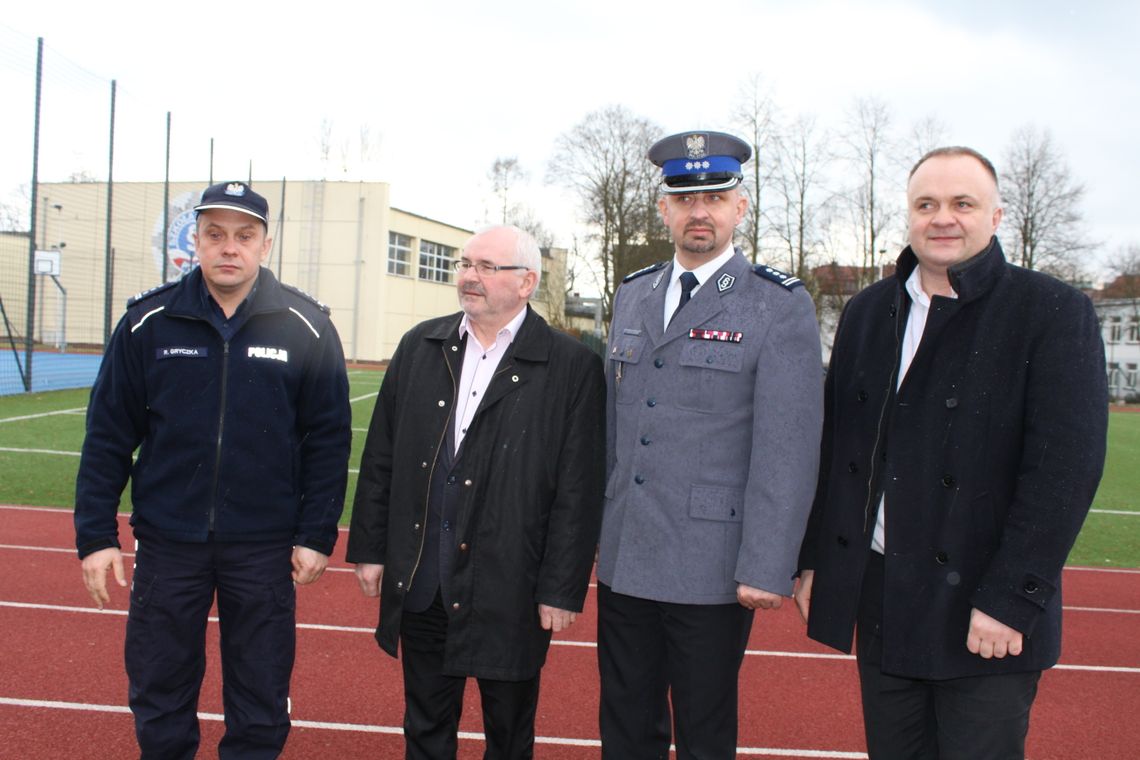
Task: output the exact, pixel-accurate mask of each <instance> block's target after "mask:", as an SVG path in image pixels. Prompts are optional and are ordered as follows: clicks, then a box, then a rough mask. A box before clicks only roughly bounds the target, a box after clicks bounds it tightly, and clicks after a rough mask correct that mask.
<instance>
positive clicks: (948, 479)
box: [942, 475, 955, 488]
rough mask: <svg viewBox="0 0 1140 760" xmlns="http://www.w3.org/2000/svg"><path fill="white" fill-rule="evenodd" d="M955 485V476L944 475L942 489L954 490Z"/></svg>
mask: <svg viewBox="0 0 1140 760" xmlns="http://www.w3.org/2000/svg"><path fill="white" fill-rule="evenodd" d="M954 483H955V481H954V476H953V475H943V476H942V487H943V488H953V487H954Z"/></svg>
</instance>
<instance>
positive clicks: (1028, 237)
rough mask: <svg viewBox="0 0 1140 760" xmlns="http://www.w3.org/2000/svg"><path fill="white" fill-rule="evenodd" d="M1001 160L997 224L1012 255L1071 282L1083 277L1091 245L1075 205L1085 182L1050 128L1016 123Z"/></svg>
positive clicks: (1015, 259) (1024, 263)
mask: <svg viewBox="0 0 1140 760" xmlns="http://www.w3.org/2000/svg"><path fill="white" fill-rule="evenodd" d="M1004 163H1005V166H1004V167H1003V170H1002V172H1001V195H1002V201H1003V205H1004V208H1005V217H1004V222H1003V224H1002V226H1003V228H1004V229H1005V230H1007V231H1008V232H1007V235H1006V236H1005V238H1004V239H1006V240H1008V245H1007V248H1008V250H1009V252H1010V258H1011V260H1012V261H1013V262H1014V263H1016V264H1019V265H1021V266H1023V267H1025V268H1026V269H1040V270H1042V271H1045V272H1049V273H1051V274H1054V275H1056V276H1058V277H1061V278H1062V279H1066V280H1069V281H1072V282H1076V281H1079V280H1081V279H1083V275H1084V272H1083V267H1082V262H1081V261H1080V259H1081V257H1082V256H1083V255H1084V254H1085V252H1087V251H1088V250H1090V249H1091V248H1092V247H1093V245H1094V243H1093V242H1092V241H1090V240H1089V239H1088V237H1087V235H1086V233H1085V231H1084V229H1083V226H1084V224H1083V222H1084V216H1083V215H1082V214H1081V211H1080V204H1081V201H1082V200H1083V199H1084V195H1085V188H1084V185H1082V184H1080V183H1078V182H1076V181H1075V180H1074V179H1073V176H1072V174H1071V173H1070V171H1069V167H1068V164H1066V162H1065V159H1064V157H1063V156H1062V155H1061V152H1060V150H1059V149H1058V148H1057V146H1056V145H1055V144H1054V143H1053V138H1052V136H1051V135H1050V134H1049V131H1048V130H1039V129H1037V128H1035V127H1033V126H1024V127H1021V128H1019V129H1018V130H1017V131H1015V132H1014V133H1013V137H1012V138H1011V140H1010V144H1009V146H1008V148H1007V149H1006V152H1005V161H1004Z"/></svg>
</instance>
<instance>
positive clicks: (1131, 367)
mask: <svg viewBox="0 0 1140 760" xmlns="http://www.w3.org/2000/svg"><path fill="white" fill-rule="evenodd" d="M1124 367H1125V369H1124V390H1125V392H1126V393H1135V392H1136V380H1137V379H1138V375H1140V372H1138V368H1137V366H1136V364H1135V363H1133V362H1129V363H1128V364H1125V365H1124Z"/></svg>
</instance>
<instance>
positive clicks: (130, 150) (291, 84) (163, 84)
mask: <svg viewBox="0 0 1140 760" xmlns="http://www.w3.org/2000/svg"><path fill="white" fill-rule="evenodd" d="M14 5H15V7H11V8H7V9H6V10H5V12H4V14H3V17H2V18H0V87H3V91H4V93H5V108H4V116H3V118H2V119H0V137H2V138H3V140H2V142H0V145H2V146H3V147H2V148H0V150H2V151H3V153H2V157H3V158H2V160H0V199H4V198H7V197H11V195H10V194H11V193H12V192H13V191H14V189H15V188H17V187H18V186H19V185H21V184H23V185H25V186H26V185H27V183H28V181H29V179H30V176H31V156H32V134H33V126H32V125H33V122H32V117H33V114H34V72H35V40H36V38H37V37H43V38H44V44H45V55H44V59H45V72H46V73H45V79H44V101H43V116H42V127H41V156H40V178H41V181H58V180H63V179H66V178H67V177H68V176H69V175H70V174H72V173H74V172H77V171H84V172H87V173H88V174H90V175H93V176H95V177H97V178H105V176H106V171H107V134H108V125H109V99H110V86H111V85H110V83H111V80H115V82H116V141H115V178H116V179H121V180H145V181H160V180H161V179H162V177H163V172H164V165H163V155H164V145H165V115H166V113H167V112H168V111H169V112H170V113H171V124H172V139H171V154H172V157H171V167H170V168H171V178H172V179H174V180H201V181H203V182H204V181H205V180H206V178H207V176H208V173H209V166H210V153H209V151H210V139H211V138H212V139H213V141H214V159H213V161H214V163H213V167H214V168H213V170H214V177H215V180H222V179H231V178H244V177H245V176H246V175H247V174H248V173H249V170H250V166H251V165H252V169H253V178H254V181H255V183H257V182H258V181H259V180H260V181H277V180H279V179H280V178H281V177H288V178H289V179H291V180H302V179H320V178H322V177H323V178H327V179H350V180H359V179H365V180H375V181H384V182H388V183H390V185H391V193H392V195H391V198H392V204H393V205H394V206H397V207H399V208H402V209H405V210H408V211H412V212H414V213H417V214H421V215H423V216H428V217H431V218H435V219H438V220H441V221H444V222H448V223H450V224H455V225H458V226H461V227H467V228H476V227H478V226H480V225H481V224H483V223H485V222H486V221H488V214H489V209H490V208H491V207H492V203H491V199H490V187H489V185H490V183H489V181H488V178H487V174H488V170H489V168H490V166H491V164H492V162H493V161H494V160H495V159H496V158H498V157H507V156H514V157H517V158H518V161H519V163H520V164H521V166H522V168H523V169H524V170H525V171H526V172H527V173H528V178H527V181H526V183H525V185H523V186H522V187H520V195H521V196H523V197H521V198H520V199H521V200H524V201H525V202H526V203H527V204H528V205H529V206H531V207H532V208H533V209H534V211H535V213H536V215H537V216H538V218H539V219H541V220H542V221H543V222H544V223H545V224H546V226H547V227H548V228H550V229H551V230H552V231H553V232H554V234H555V243H556V244H558V245H563V246H569V245H571V244H572V241H573V238H574V237H575V236H580V235H582V234H583V228H582V226H581V224H580V223H579V219H580V218H581V209H580V207H579V206H578V202H577V200H576V199H575V198H573V197H572V196H570V195H568V194H567V193H566V192H565V191H563V190H561V189H559V188H557V187H555V186H553V185H551V184H550V183H548V182H547V181H546V180H547V176H548V174H549V161H550V159H551V157H552V156H553V155H554V154H555V145H556V141H557V140H558V137H559V135H561V134H563V133H566V132H568V131H569V130H570V129H572V128H573V127H574V126H575V125H577V124H579V123H580V122H582V121H583V120H584V119H585V118H586V117H587V116H588V114H590V113H591V112H594V111H597V110H599V109H602V108H605V107H607V106H610V105H615V104H617V105H622V106H624V107H625V108H627V109H628V110H629V111H630V112H631V113H632V114H634V115H635V116H639V117H644V118H646V119H648V120H650V121H652V122H653V123H655V124H656V125H658V126H659V127H660V129H661V130H662V131H661V134H662V135H663V136H664V135H665V134H670V133H673V132H680V131H687V130H696V129H714V130H724V131H732V129H733V124H732V122H731V114H732V112H733V109H734V107H735V105H736V104H737V102H738V100H739V95H740V92H741V89H742V87H744V86H745V85H746V83H747V82H748V81H749V79H750V78H751V77H753V76H754V75H759V76H760V77H762V81H763V82H764V84H765V86H766V87H767V88H768V89H769V91H770V93H771V96H772V98H773V100H774V101H775V102H776V104H777V105H778V107H779V109H780V113H781V115H782V116H783V117H784V118H787V119H791V118H794V117H796V116H798V115H805V116H812V117H814V118H815V119H816V121H817V123H818V124H820V125H821V126H823V127H827V128H833V129H834V128H838V127H839V126H841V124H842V123H843V119H844V114H845V112H846V111H847V110H848V109H849V108H850V106H851V104H852V101H853V100H854V99H855V98H856V97H874V98H877V99H879V100H881V101H883V102H885V103H886V104H887V106H888V107H889V108H890V111H891V115H892V121H893V124H894V126H895V128H896V131H897V133H898V135H899V136H902V135H903V134H904V133H906V132H907V131H909V129H910V126H911V125H912V124H913V123H914V122H916V121H918V120H920V119H923V118H926V117H930V116H933V117H935V118H937V119H938V120H940V121H941V122H942V123H943V124H944V125H945V126H946V130H947V134H946V137H947V140H946V142H947V143H951V144H965V145H969V146H971V147H974V148H976V149H978V150H980V151H981V152H983V153H985V154H987V155H988V156H989V157H990V158H991V159H993V160H994V162H995V163H997V164H998V169H999V171H1000V170H1001V169H1002V166H1001V158H1002V155H1003V152H1004V150H1005V148H1006V146H1007V144H1008V143H1009V140H1010V137H1011V135H1012V133H1013V132H1014V131H1015V130H1016V129H1017V128H1019V127H1022V126H1026V125H1032V126H1034V127H1037V128H1040V129H1047V130H1049V132H1050V133H1051V134H1052V137H1053V139H1054V141H1055V143H1056V145H1057V147H1058V148H1059V149H1060V151H1061V153H1062V155H1063V157H1064V159H1065V161H1066V163H1067V164H1068V166H1069V169H1070V170H1071V172H1072V174H1073V176H1074V178H1075V179H1076V180H1077V181H1079V182H1081V183H1083V184H1084V186H1085V188H1086V194H1085V199H1084V203H1083V205H1082V207H1081V211H1082V213H1083V215H1084V218H1085V221H1086V228H1087V230H1088V232H1089V237H1090V238H1091V239H1092V240H1093V241H1094V242H1096V243H1098V244H1099V248H1098V251H1099V254H1098V255H1099V256H1100V257H1101V259H1104V258H1106V256H1107V254H1111V253H1112V252H1114V251H1116V250H1118V249H1119V248H1121V247H1122V246H1124V245H1127V244H1138V245H1140V214H1137V213H1135V211H1134V208H1133V205H1132V203H1131V202H1130V200H1129V199H1130V198H1131V194H1132V191H1133V189H1134V188H1133V187H1132V182H1133V181H1134V173H1135V172H1136V170H1137V169H1140V160H1138V158H1140V153H1138V150H1137V147H1136V139H1135V137H1136V135H1137V132H1138V130H1137V124H1138V123H1140V88H1138V86H1137V84H1136V82H1137V81H1138V79H1140V52H1138V50H1140V46H1137V45H1136V44H1135V42H1134V38H1135V35H1136V33H1137V32H1138V31H1140V4H1137V3H1130V2H1124V1H1123V0H1120V1H1119V2H1104V1H1103V0H1085V1H1084V2H1057V1H1055V0H1037V1H1036V2H1028V1H1023V0H1010V2H1003V3H992V2H981V1H975V0H962V1H961V2H957V3H952V4H951V3H934V2H898V1H893V0H867V1H866V2H829V1H827V0H803V1H801V2H794V1H792V0H787V1H784V0H773V1H767V0H720V2H716V3H708V2H695V1H694V0H689V1H688V2H676V1H675V0H653V1H651V2H646V1H643V0H575V2H573V3H563V2H557V1H556V0H551V1H550V2H543V3H539V2H533V1H527V2H521V1H520V2H515V1H514V0H488V1H486V2H470V0H468V1H467V2H433V1H432V0H419V1H418V2H380V3H370V4H367V6H365V4H363V3H356V2H344V1H343V0H324V2H321V3H304V2H302V3H291V4H282V3H268V2H260V1H259V0H246V1H245V2H241V3H228V4H224V5H222V4H217V5H215V4H200V5H197V6H195V5H193V4H189V3H184V4H167V3H154V2H153V1H148V2H116V1H115V0H109V1H108V2H102V3H90V2H82V3H81V2H75V1H74V0H51V1H49V2H43V3H19V4H14ZM287 7H288V8H292V9H291V10H285V8H287ZM322 125H331V129H332V134H333V139H332V143H333V149H332V151H331V160H330V161H328V162H325V161H322V160H321V133H322V129H323V127H322ZM362 131H366V133H367V135H368V138H367V140H366V141H364V140H362V139H361V134H362ZM362 143H366V144H367V145H368V146H370V147H369V148H368V150H367V151H366V155H365V157H364V160H361V158H360V153H361V150H360V146H361V144H362ZM341 156H346V157H347V159H342V158H341ZM346 169H347V171H346ZM833 171H839V172H840V174H841V170H836V169H833ZM840 179H842V177H840ZM893 192H895V193H897V201H898V202H899V203H900V204H901V202H902V199H903V188H902V187H901V186H897V187H895V188H893ZM901 237H902V234H901V232H899V233H898V234H895V235H894V238H896V239H895V240H893V241H892V242H894V243H897V245H898V246H901V245H902V244H903V243H904V242H905V241H904V240H902V239H901Z"/></svg>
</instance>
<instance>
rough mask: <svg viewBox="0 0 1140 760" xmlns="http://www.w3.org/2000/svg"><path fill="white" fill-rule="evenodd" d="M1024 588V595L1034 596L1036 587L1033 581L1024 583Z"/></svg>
mask: <svg viewBox="0 0 1140 760" xmlns="http://www.w3.org/2000/svg"><path fill="white" fill-rule="evenodd" d="M1024 588H1025V593H1027V594H1036V593H1037V588H1038V586H1037V584H1036V583H1035V582H1034V581H1026V582H1025V586H1024Z"/></svg>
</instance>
